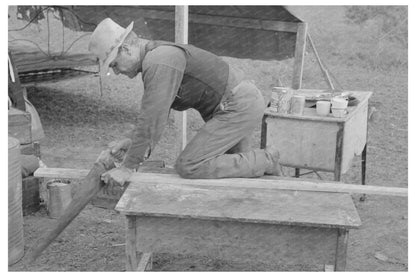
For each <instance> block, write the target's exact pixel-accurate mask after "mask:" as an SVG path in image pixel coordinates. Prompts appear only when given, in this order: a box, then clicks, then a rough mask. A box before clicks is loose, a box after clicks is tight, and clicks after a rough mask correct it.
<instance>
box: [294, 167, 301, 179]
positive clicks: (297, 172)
mask: <svg viewBox="0 0 416 277" xmlns="http://www.w3.org/2000/svg"><path fill="white" fill-rule="evenodd" d="M299 176H300V168H295V177H296V178H299Z"/></svg>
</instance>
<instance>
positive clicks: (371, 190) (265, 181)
mask: <svg viewBox="0 0 416 277" xmlns="http://www.w3.org/2000/svg"><path fill="white" fill-rule="evenodd" d="M130 181H131V182H132V183H136V182H139V183H140V182H143V183H149V184H151V183H154V184H162V185H163V184H175V185H178V184H181V185H188V186H195V187H205V186H214V187H234V188H257V189H271V190H295V191H296V190H299V191H320V192H336V193H358V194H361V193H367V194H377V195H392V196H403V197H407V196H408V189H407V188H398V187H382V186H367V185H366V186H362V185H353V184H344V183H338V182H337V183H334V182H330V181H322V180H313V179H297V178H296V179H295V178H290V177H286V178H285V177H275V176H264V177H262V178H226V179H183V178H181V177H179V176H178V175H177V174H156V173H135V174H133V175H132V177H131V179H130Z"/></svg>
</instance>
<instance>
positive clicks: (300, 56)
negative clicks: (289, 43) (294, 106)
mask: <svg viewBox="0 0 416 277" xmlns="http://www.w3.org/2000/svg"><path fill="white" fill-rule="evenodd" d="M307 33H308V24H307V23H299V24H298V30H297V34H296V47H295V60H294V63H293V77H292V88H294V89H299V88H301V87H302V76H303V62H304V57H305V49H306V35H307Z"/></svg>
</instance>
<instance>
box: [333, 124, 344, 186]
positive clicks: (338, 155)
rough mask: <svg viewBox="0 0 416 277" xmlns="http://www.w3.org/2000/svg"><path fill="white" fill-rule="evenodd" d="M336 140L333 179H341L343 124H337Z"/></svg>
mask: <svg viewBox="0 0 416 277" xmlns="http://www.w3.org/2000/svg"><path fill="white" fill-rule="evenodd" d="M338 128H339V129H338V132H337V140H336V146H335V168H334V180H335V181H337V182H339V181H341V163H342V146H343V141H344V124H341V123H339V124H338Z"/></svg>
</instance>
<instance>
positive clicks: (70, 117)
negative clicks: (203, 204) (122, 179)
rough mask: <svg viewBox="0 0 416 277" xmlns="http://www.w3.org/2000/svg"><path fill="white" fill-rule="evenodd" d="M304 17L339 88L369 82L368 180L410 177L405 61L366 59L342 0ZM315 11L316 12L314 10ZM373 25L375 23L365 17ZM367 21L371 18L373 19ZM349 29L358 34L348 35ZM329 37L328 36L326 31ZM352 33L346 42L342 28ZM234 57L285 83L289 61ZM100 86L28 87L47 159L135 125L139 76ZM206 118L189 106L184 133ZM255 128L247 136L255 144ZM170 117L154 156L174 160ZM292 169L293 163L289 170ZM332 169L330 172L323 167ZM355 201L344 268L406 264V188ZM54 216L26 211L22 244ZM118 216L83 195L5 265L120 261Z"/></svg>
mask: <svg viewBox="0 0 416 277" xmlns="http://www.w3.org/2000/svg"><path fill="white" fill-rule="evenodd" d="M298 11H299V12H300V13H301V14H302V15H303V18H304V19H305V20H306V21H308V22H309V23H310V26H311V27H310V32H311V33H312V34H313V35H314V37H315V42H316V44H317V47H318V50H319V49H323V50H321V55H322V58H323V59H324V60H325V61H326V63H327V65H328V67H329V68H330V69H331V71H332V73H333V75H334V76H336V78H337V80H338V82H339V83H340V84H341V85H342V87H343V88H344V89H348V90H370V91H373V92H374V94H373V96H372V98H371V99H370V105H371V106H373V107H375V108H376V109H377V112H376V113H375V114H374V117H373V120H372V121H371V122H370V123H369V130H368V136H369V138H368V154H367V156H368V163H367V184H368V185H373V186H393V187H407V186H408V178H407V176H408V162H407V161H408V154H407V153H408V140H407V136H408V131H407V129H408V128H407V126H408V118H407V112H408V111H407V103H408V99H407V95H408V91H407V89H408V88H407V78H408V73H407V66H396V67H390V68H388V69H381V68H378V67H377V68H374V67H371V66H369V65H368V64H369V62H368V60H365V59H364V58H363V57H359V58H357V57H355V56H351V55H350V54H351V53H349V54H348V55H347V54H345V55H344V54H343V53H344V51H345V53H347V52H348V51H350V50H349V49H350V48H353V50H351V51H352V52H354V51H355V52H356V53H358V52H360V51H361V50H362V49H365V45H367V47H373V46H372V45H370V43H371V41H365V40H364V41H363V37H366V36H367V33H366V32H368V30H367V29H366V28H358V27H354V26H352V27H351V26H349V25H346V23H345V22H344V21H343V19H342V18H343V13H344V9H343V8H342V7H336V8H335V7H334V8H330V7H326V8H323V9H319V10H318V8H308V9H306V8H303V9H301V8H300V7H298ZM317 18H319V19H317ZM370 27H371V26H370ZM370 27H368V28H370ZM352 34H354V35H352ZM329 37H330V39H329ZM346 37H348V38H349V39H350V41H349V44H348V43H346V42H345V41H343V39H342V38H344V39H345V38H346ZM226 59H227V60H228V61H229V62H230V63H232V64H233V65H234V66H235V67H237V68H239V69H241V70H243V71H244V72H245V73H246V75H247V76H249V78H251V79H254V80H255V81H256V83H257V84H258V86H259V87H260V88H261V90H262V91H266V90H268V89H270V87H271V86H273V85H275V84H276V76H279V77H280V78H281V79H282V80H283V82H284V83H285V82H286V84H287V83H288V80H290V74H291V71H290V70H288V69H289V68H290V66H291V62H292V61H285V62H261V61H251V60H236V59H232V58H226ZM304 74H305V75H304V87H305V88H326V86H325V83H323V82H322V78H321V75H320V72H319V69H318V68H317V65H316V62H315V61H314V60H313V59H312V58H311V54H310V52H308V54H307V58H306V62H305V73H304ZM103 88H104V90H103V96H100V91H99V83H98V78H95V77H92V76H91V77H85V78H82V79H77V80H68V81H62V82H58V83H54V84H47V85H44V84H43V85H41V84H39V85H37V86H36V87H32V88H30V89H29V94H28V96H29V99H30V101H31V102H32V103H33V104H34V105H35V107H36V108H37V110H38V112H39V114H40V117H41V120H42V123H43V125H44V129H45V134H46V138H45V139H44V140H43V141H42V142H41V152H42V160H43V161H44V162H45V163H46V165H47V166H49V167H62V168H79V169H85V168H89V167H91V164H92V163H93V161H94V160H95V158H96V157H97V155H98V154H99V153H100V152H101V151H102V150H103V149H104V148H105V146H106V145H107V144H108V143H109V142H110V141H112V140H114V139H120V138H122V137H123V136H125V135H126V134H127V133H128V132H129V130H131V129H132V128H133V126H134V121H135V118H136V116H137V111H138V109H139V105H140V96H141V93H142V89H143V88H142V83H141V81H139V80H138V79H135V80H130V79H128V78H125V77H120V76H119V77H117V76H113V75H112V76H110V77H109V79H108V80H105V81H104V87H103ZM202 124H203V123H202V120H201V119H200V118H199V116H198V115H197V114H196V113H195V112H193V111H191V112H190V113H189V125H188V127H189V133H190V134H189V137H192V135H193V134H194V133H195V132H196V131H197V130H198V128H200V126H202ZM259 130H260V128H258V129H257V130H256V132H255V134H254V142H253V146H256V147H257V146H258V144H259ZM175 134H176V131H175V127H174V125H173V124H172V121H170V122H169V126H168V128H167V129H166V130H165V132H164V135H163V137H162V139H161V141H160V143H159V145H158V147H157V149H155V152H154V153H153V154H152V159H157V160H159V159H162V160H165V161H166V163H167V164H168V165H173V163H174V161H175V156H176V154H175V153H177V151H176V150H177V147H178V146H177V144H176V141H175ZM292 173H293V172H292ZM360 176H361V175H360V159H359V157H356V159H355V160H354V162H353V164H352V166H351V169H350V170H349V171H348V173H347V174H345V175H344V176H343V179H342V181H344V182H346V183H360ZM324 177H325V178H328V179H331V178H332V176H331V175H330V174H324ZM353 198H354V203H355V205H356V208H357V211H358V213H359V215H360V217H361V221H362V226H361V227H360V228H359V229H358V230H352V231H351V232H350V240H349V246H348V260H347V270H348V271H407V270H408V201H407V199H406V198H402V197H388V196H374V195H369V196H367V199H366V201H364V202H361V201H359V195H354V196H353ZM51 222H53V219H50V218H49V217H48V215H47V213H46V211H45V209H44V208H42V209H41V210H40V211H39V212H36V213H34V214H31V215H27V216H25V217H24V232H25V249H28V248H29V247H30V246H31V245H33V243H34V242H35V240H36V239H37V238H38V237H39V236H40V235H41V234H42V233H43V230H45V228H47V227H48V224H50V223H51ZM124 232H125V222H124V218H123V217H122V216H121V215H119V214H117V213H116V212H115V211H113V210H106V209H102V208H97V207H94V206H92V205H88V206H87V208H86V209H85V210H84V211H83V212H82V213H81V214H80V215H79V216H78V217H77V218H76V219H75V220H74V221H73V222H72V223H71V224H70V225H69V226H68V228H67V229H66V230H65V231H64V232H63V233H62V234H61V236H59V238H58V239H57V240H56V241H55V242H54V243H52V244H51V245H50V247H49V248H48V249H46V250H45V252H44V253H43V254H42V256H41V257H40V258H39V259H38V260H37V261H36V263H35V264H34V265H33V266H31V267H29V266H28V265H27V264H26V262H25V259H23V260H21V261H20V262H18V263H17V264H15V265H12V266H10V267H9V270H10V271H123V270H124V255H125V254H124V242H125V238H124ZM154 270H156V271H207V270H209V271H213V270H220V271H240V270H296V271H301V270H314V269H311V268H301V267H277V268H276V266H274V265H268V264H235V263H231V262H229V261H223V260H213V259H207V258H205V257H179V256H172V255H167V254H157V255H156V256H155V259H154Z"/></svg>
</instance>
